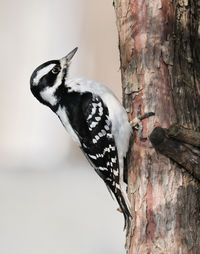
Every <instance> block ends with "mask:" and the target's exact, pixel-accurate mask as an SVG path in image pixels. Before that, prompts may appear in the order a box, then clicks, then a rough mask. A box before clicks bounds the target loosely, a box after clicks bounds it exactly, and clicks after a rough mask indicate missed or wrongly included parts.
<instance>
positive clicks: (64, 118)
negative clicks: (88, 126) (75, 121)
mask: <svg viewBox="0 0 200 254" xmlns="http://www.w3.org/2000/svg"><path fill="white" fill-rule="evenodd" d="M56 114H57V116H58V117H59V118H60V120H61V122H62V124H63V125H64V127H65V129H66V131H67V132H68V133H69V135H70V136H71V137H72V139H73V140H74V142H75V143H76V144H77V145H78V146H81V144H80V141H79V138H78V136H77V134H76V133H75V131H74V130H73V128H72V126H71V124H70V123H69V118H68V116H67V113H66V111H65V108H63V107H61V106H59V108H58V110H57V111H56Z"/></svg>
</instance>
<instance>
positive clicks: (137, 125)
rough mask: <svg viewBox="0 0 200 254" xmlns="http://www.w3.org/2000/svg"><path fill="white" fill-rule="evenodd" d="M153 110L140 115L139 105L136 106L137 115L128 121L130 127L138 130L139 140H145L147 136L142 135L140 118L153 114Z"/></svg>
mask: <svg viewBox="0 0 200 254" xmlns="http://www.w3.org/2000/svg"><path fill="white" fill-rule="evenodd" d="M154 115H155V113H154V112H148V113H144V114H143V115H141V105H139V106H138V109H137V116H136V117H135V118H134V119H133V120H132V121H131V122H130V124H131V127H132V128H134V129H136V130H138V136H139V138H140V140H141V141H146V140H147V138H146V137H143V126H142V120H143V119H145V118H148V117H150V116H154Z"/></svg>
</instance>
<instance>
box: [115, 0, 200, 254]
mask: <svg viewBox="0 0 200 254" xmlns="http://www.w3.org/2000/svg"><path fill="white" fill-rule="evenodd" d="M113 4H114V8H115V11H116V17H117V27H118V32H119V49H120V59H121V72H122V85H123V102H124V106H125V108H126V109H127V112H128V113H129V117H130V120H131V119H133V118H134V117H135V116H136V111H137V108H138V106H139V105H141V106H142V110H143V112H149V111H153V112H155V116H153V117H150V118H149V119H145V120H144V121H143V127H144V135H147V136H149V135H150V133H151V132H152V130H153V129H154V127H156V126H161V127H162V128H169V126H170V125H172V124H174V123H178V124H179V125H182V126H184V127H185V128H188V129H192V130H195V131H198V132H199V131H200V43H199V40H200V39H199V36H200V26H199V23H200V21H199V19H200V1H197V0H176V1H175V0H174V1H173V0H114V3H113ZM128 193H129V198H130V200H131V204H132V214H133V220H132V227H131V231H130V232H129V235H128V236H127V242H126V245H127V253H129V254H136V253H137V254H147V253H154V254H157V253H158V254H161V253H162V254H165V253H166V254H169V253H170V254H175V253H177V254H191V253H192V254H199V253H200V190H199V183H198V182H197V181H196V180H195V179H194V178H193V176H191V175H190V174H188V172H186V171H185V170H184V169H183V168H181V166H180V165H178V164H177V163H175V162H173V161H172V160H170V159H169V158H167V157H166V156H164V155H162V154H160V153H159V152H156V151H155V149H154V147H153V146H152V145H151V143H150V142H149V141H146V142H141V141H140V140H139V138H138V137H137V135H134V141H133V145H132V147H131V152H130V158H129V171H128Z"/></svg>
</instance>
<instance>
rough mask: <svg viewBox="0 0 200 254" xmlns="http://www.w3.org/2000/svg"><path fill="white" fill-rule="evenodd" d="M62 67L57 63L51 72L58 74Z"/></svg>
mask: <svg viewBox="0 0 200 254" xmlns="http://www.w3.org/2000/svg"><path fill="white" fill-rule="evenodd" d="M60 70H61V68H60V65H56V66H54V67H53V69H52V70H51V72H52V73H53V74H58V73H59V72H60Z"/></svg>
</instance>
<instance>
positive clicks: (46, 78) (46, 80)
mask: <svg viewBox="0 0 200 254" xmlns="http://www.w3.org/2000/svg"><path fill="white" fill-rule="evenodd" d="M77 50H78V48H77V47H76V48H75V49H73V50H72V51H71V52H70V53H69V54H67V55H66V56H65V57H63V58H61V59H60V60H51V61H48V62H46V63H43V64H41V65H40V66H38V67H37V68H36V69H35V70H34V72H33V73H32V75H31V79H30V86H31V91H32V93H33V95H34V96H35V97H36V98H37V99H38V100H39V101H40V102H41V103H43V104H45V105H47V106H50V107H51V106H54V105H56V103H57V101H56V97H55V96H54V95H55V91H56V90H57V88H58V87H59V86H61V85H62V84H64V83H65V79H66V78H67V73H68V68H69V65H70V61H71V59H72V58H73V56H74V55H75V53H76V51H77Z"/></svg>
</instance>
